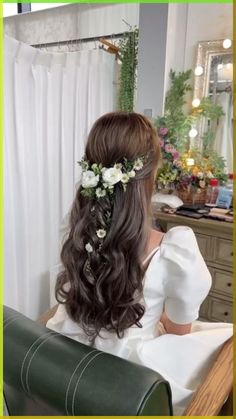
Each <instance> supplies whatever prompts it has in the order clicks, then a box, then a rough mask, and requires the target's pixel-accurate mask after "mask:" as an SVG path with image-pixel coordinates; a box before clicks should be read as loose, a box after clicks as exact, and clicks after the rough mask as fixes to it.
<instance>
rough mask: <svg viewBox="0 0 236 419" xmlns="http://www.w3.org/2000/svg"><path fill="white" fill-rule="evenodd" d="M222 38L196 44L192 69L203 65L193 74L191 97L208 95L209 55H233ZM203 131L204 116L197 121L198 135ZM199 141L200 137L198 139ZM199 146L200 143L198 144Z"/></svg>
mask: <svg viewBox="0 0 236 419" xmlns="http://www.w3.org/2000/svg"><path fill="white" fill-rule="evenodd" d="M223 41H224V39H220V40H217V41H201V42H198V44H197V57H196V62H195V67H194V70H195V68H196V67H197V66H202V67H203V73H202V74H201V75H200V76H196V75H195V74H194V88H193V99H200V100H201V99H202V98H203V97H205V96H208V85H209V77H210V67H211V60H210V57H211V56H214V55H226V54H232V55H233V47H232V45H231V47H230V48H227V49H226V48H224V47H223ZM203 131H204V118H202V120H201V121H199V126H198V132H199V137H201V135H202V134H203ZM198 143H200V138H199V139H198ZM199 146H200V148H201V147H202V144H199Z"/></svg>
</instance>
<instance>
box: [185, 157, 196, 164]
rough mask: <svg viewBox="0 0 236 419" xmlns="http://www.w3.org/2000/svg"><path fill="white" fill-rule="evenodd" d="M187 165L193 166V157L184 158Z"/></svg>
mask: <svg viewBox="0 0 236 419" xmlns="http://www.w3.org/2000/svg"><path fill="white" fill-rule="evenodd" d="M186 164H187V166H194V159H191V158H188V159H186Z"/></svg>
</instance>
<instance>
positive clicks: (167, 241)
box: [161, 226, 211, 324]
mask: <svg viewBox="0 0 236 419" xmlns="http://www.w3.org/2000/svg"><path fill="white" fill-rule="evenodd" d="M161 258H162V261H163V263H164V264H165V278H164V305H165V313H166V315H167V317H168V318H169V319H170V320H171V321H173V322H174V323H178V324H187V323H191V322H192V321H194V320H196V319H197V318H198V313H199V308H200V305H201V303H202V302H203V300H204V299H205V298H206V296H207V294H208V292H209V289H210V287H211V275H210V273H209V271H208V268H207V266H206V264H205V262H204V259H203V257H202V255H201V253H200V250H199V247H198V244H197V240H196V237H195V235H194V233H193V231H192V229H191V228H189V227H182V226H179V227H174V228H172V229H171V230H169V231H168V232H167V233H166V235H165V237H164V239H163V242H162V246H161Z"/></svg>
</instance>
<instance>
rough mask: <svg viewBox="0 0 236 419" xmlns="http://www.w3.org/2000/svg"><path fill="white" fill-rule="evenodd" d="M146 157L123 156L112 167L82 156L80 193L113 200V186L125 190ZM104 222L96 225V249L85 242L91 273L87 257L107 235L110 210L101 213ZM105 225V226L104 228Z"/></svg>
mask: <svg viewBox="0 0 236 419" xmlns="http://www.w3.org/2000/svg"><path fill="white" fill-rule="evenodd" d="M146 158H147V157H145V158H144V157H139V158H137V159H135V160H134V161H131V160H128V159H127V158H124V159H123V161H122V162H119V163H115V164H114V165H113V166H112V167H103V166H102V164H101V163H93V164H90V162H89V161H88V160H86V159H85V158H83V159H82V160H81V161H79V162H78V163H79V165H80V166H81V168H82V180H81V190H80V193H81V195H83V196H86V197H88V198H92V199H95V200H99V199H103V198H105V197H109V199H110V202H111V204H112V202H113V195H114V192H115V186H116V185H118V184H120V185H121V186H122V188H123V190H124V192H125V191H126V188H127V184H128V183H129V182H130V180H132V179H133V178H135V176H136V172H137V171H139V170H141V169H142V168H143V164H144V160H145V159H146ZM94 210H95V207H94V206H92V208H91V212H94ZM103 221H104V224H103V225H102V226H100V228H99V226H98V229H97V230H96V236H97V237H98V239H99V245H98V249H96V248H94V247H93V246H92V245H91V244H90V243H89V242H88V243H86V244H85V246H84V247H85V250H86V251H87V254H88V260H87V262H86V263H87V265H86V269H87V270H88V271H89V272H90V273H91V272H92V271H91V267H90V262H89V258H90V255H91V254H92V253H93V252H100V251H101V249H102V246H103V241H104V239H105V238H106V236H107V232H108V230H109V228H110V226H111V222H112V212H110V211H105V212H104V214H103ZM104 227H105V228H104Z"/></svg>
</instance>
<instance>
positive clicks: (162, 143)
mask: <svg viewBox="0 0 236 419" xmlns="http://www.w3.org/2000/svg"><path fill="white" fill-rule="evenodd" d="M164 144H165V143H164V140H162V139H160V147H161V148H162V147H163V146H164Z"/></svg>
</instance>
